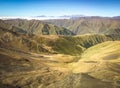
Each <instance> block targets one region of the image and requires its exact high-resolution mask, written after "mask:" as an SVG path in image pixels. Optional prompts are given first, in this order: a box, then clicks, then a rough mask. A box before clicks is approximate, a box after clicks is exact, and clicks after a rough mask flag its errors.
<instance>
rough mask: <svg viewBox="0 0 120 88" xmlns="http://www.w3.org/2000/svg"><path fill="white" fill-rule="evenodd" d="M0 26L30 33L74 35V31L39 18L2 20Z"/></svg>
mask: <svg viewBox="0 0 120 88" xmlns="http://www.w3.org/2000/svg"><path fill="white" fill-rule="evenodd" d="M0 27H3V28H6V29H9V30H12V31H14V32H22V33H28V34H40V35H73V33H72V32H71V31H70V30H68V29H66V28H64V27H59V26H56V25H53V24H48V23H45V22H42V21H39V20H22V19H14V20H0Z"/></svg>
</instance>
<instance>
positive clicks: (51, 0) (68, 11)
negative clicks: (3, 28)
mask: <svg viewBox="0 0 120 88" xmlns="http://www.w3.org/2000/svg"><path fill="white" fill-rule="evenodd" d="M41 15H45V16H62V15H85V16H109V17H112V16H120V0H0V17H7V16H9V17H15V16H16V17H18V16H19V17H27V16H41Z"/></svg>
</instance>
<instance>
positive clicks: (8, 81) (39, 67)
mask: <svg viewBox="0 0 120 88" xmlns="http://www.w3.org/2000/svg"><path fill="white" fill-rule="evenodd" d="M42 17H45V16H42ZM119 67H120V19H119V17H114V18H110V17H83V16H81V17H77V16H76V17H75V18H70V19H54V20H53V19H52V20H35V19H34V20H26V19H7V20H0V88H119V87H120V68H119Z"/></svg>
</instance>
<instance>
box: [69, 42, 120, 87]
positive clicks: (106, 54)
mask: <svg viewBox="0 0 120 88" xmlns="http://www.w3.org/2000/svg"><path fill="white" fill-rule="evenodd" d="M70 67H73V68H72V69H73V72H74V73H81V72H85V73H88V74H89V75H91V76H93V77H95V78H98V79H101V80H106V81H108V82H114V85H117V86H118V85H119V79H120V68H119V67H120V41H108V42H104V43H101V44H97V45H95V46H93V47H90V48H88V49H87V50H86V51H85V52H84V53H83V54H82V56H81V58H80V60H79V61H78V62H77V63H71V64H70Z"/></svg>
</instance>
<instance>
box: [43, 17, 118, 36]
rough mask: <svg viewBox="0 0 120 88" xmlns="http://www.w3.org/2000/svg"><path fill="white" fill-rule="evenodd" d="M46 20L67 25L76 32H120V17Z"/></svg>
mask: <svg viewBox="0 0 120 88" xmlns="http://www.w3.org/2000/svg"><path fill="white" fill-rule="evenodd" d="M45 22H48V23H51V24H55V25H57V26H62V27H65V28H67V29H69V30H71V31H72V32H73V33H74V34H77V35H79V34H88V33H90V34H117V33H118V34H119V33H120V19H119V17H97V16H91V17H78V18H72V19H57V20H45Z"/></svg>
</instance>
